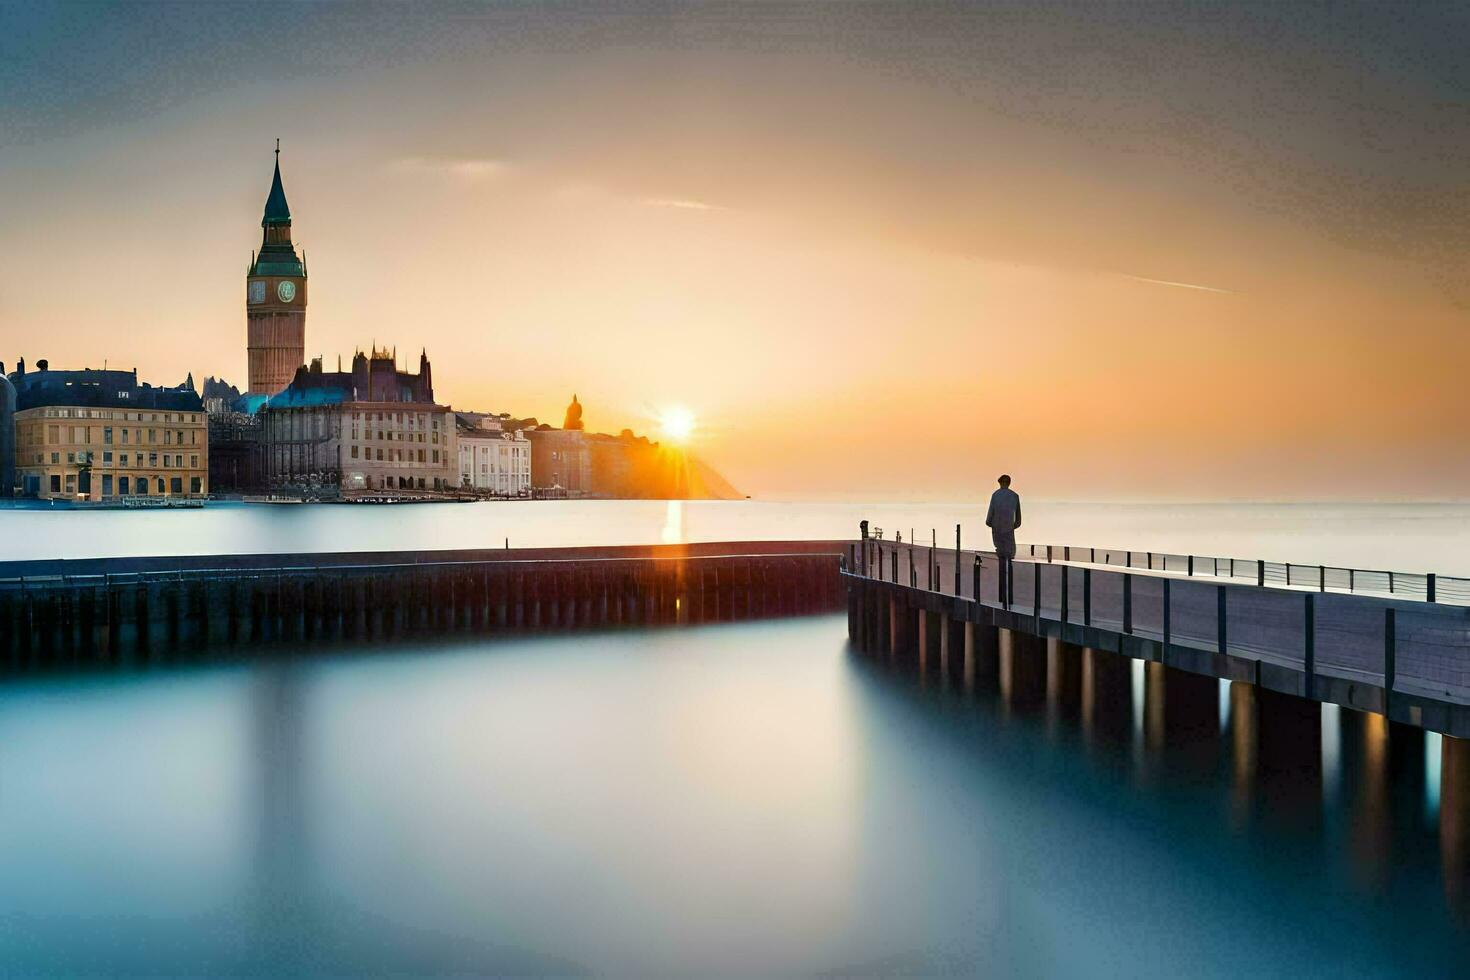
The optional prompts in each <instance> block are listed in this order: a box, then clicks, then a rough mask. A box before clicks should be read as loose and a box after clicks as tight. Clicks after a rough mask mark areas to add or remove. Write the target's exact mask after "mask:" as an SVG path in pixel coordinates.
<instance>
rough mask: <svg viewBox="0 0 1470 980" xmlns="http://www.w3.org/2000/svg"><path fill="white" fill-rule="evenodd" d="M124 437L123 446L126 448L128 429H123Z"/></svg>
mask: <svg viewBox="0 0 1470 980" xmlns="http://www.w3.org/2000/svg"><path fill="white" fill-rule="evenodd" d="M122 437H123V441H122V444H123V445H124V446H126V445H127V444H128V430H127V429H123V430H122Z"/></svg>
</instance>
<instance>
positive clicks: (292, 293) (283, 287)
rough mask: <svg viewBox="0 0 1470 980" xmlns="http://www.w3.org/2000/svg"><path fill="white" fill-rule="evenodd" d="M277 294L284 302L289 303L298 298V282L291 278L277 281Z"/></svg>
mask: <svg viewBox="0 0 1470 980" xmlns="http://www.w3.org/2000/svg"><path fill="white" fill-rule="evenodd" d="M276 296H277V297H279V298H280V300H281V302H282V303H289V302H291V301H292V300H293V299H295V298H296V284H295V283H294V282H292V281H291V280H289V279H282V280H281V281H280V282H278V283H276Z"/></svg>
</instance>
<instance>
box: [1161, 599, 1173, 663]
mask: <svg viewBox="0 0 1470 980" xmlns="http://www.w3.org/2000/svg"><path fill="white" fill-rule="evenodd" d="M1169 581H1170V580H1169V579H1164V650H1163V654H1162V659H1163V660H1168V659H1169V640H1170V638H1171V637H1172V635H1173V634H1172V632H1171V631H1170V628H1169V627H1170V626H1172V625H1173V624H1172V623H1171V621H1170V619H1169Z"/></svg>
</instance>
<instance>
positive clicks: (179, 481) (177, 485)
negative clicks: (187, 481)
mask: <svg viewBox="0 0 1470 980" xmlns="http://www.w3.org/2000/svg"><path fill="white" fill-rule="evenodd" d="M160 482H161V481H160ZM168 492H169V493H177V494H182V493H183V492H184V478H183V477H181V476H176V477H174V478H173V479H171V480H169V481H168Z"/></svg>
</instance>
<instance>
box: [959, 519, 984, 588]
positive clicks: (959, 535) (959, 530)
mask: <svg viewBox="0 0 1470 980" xmlns="http://www.w3.org/2000/svg"><path fill="white" fill-rule="evenodd" d="M960 555H961V552H960V526H959V525H958V524H956V525H955V526H954V597H955V598H956V599H958V598H959V597H960ZM975 594H976V596H979V594H980V593H978V592H977V593H975Z"/></svg>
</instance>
